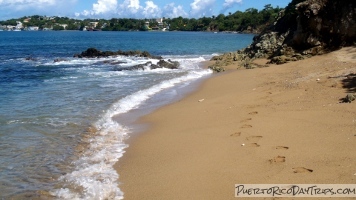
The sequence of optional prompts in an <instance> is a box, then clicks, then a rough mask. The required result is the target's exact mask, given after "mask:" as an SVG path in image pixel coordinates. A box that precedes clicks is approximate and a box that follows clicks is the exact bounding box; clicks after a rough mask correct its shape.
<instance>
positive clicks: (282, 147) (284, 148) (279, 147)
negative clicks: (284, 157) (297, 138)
mask: <svg viewBox="0 0 356 200" xmlns="http://www.w3.org/2000/svg"><path fill="white" fill-rule="evenodd" d="M276 149H283V150H287V149H289V147H285V146H276Z"/></svg>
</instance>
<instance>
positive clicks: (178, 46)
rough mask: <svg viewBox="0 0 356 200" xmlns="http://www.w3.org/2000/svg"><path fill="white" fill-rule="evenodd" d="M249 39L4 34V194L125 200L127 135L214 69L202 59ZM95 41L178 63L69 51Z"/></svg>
mask: <svg viewBox="0 0 356 200" xmlns="http://www.w3.org/2000/svg"><path fill="white" fill-rule="evenodd" d="M252 39H253V35H249V34H231V33H208V32H79V31H60V32H52V31H48V32H45V31H43V32H42V31H38V32H26V31H22V32H8V31H3V32H0V199H11V198H15V199H16V198H17V199H23V198H34V197H36V196H38V195H42V196H44V197H46V198H48V199H123V198H124V194H123V193H122V191H121V190H120V188H119V187H118V185H119V184H118V183H120V178H119V174H118V173H117V172H116V171H115V170H114V168H113V165H114V164H115V163H116V162H117V161H118V159H119V158H120V157H121V156H122V155H123V154H124V152H125V149H126V148H130V147H129V146H128V144H127V143H125V141H126V139H127V138H128V137H130V134H133V132H134V130H135V127H134V126H135V125H134V123H133V122H134V121H135V119H137V118H138V117H140V116H142V115H144V114H147V113H149V112H152V111H153V110H154V109H156V108H158V107H160V106H163V105H165V104H168V103H170V102H173V101H176V100H177V99H179V98H182V97H183V96H184V91H188V90H189V89H191V88H192V86H193V85H194V83H196V82H197V81H199V80H202V79H203V78H208V77H209V76H212V71H210V70H209V69H205V68H203V67H202V65H201V62H203V61H207V60H209V59H210V58H211V57H212V56H214V55H219V54H222V53H224V52H229V51H236V50H238V49H241V48H244V47H246V46H247V45H249V44H250V43H251V42H252ZM90 47H93V48H96V49H98V50H102V51H107V50H110V51H117V50H122V51H128V50H140V51H148V52H149V53H150V54H152V55H157V56H162V57H163V59H164V60H169V59H170V60H172V61H178V62H179V63H180V67H179V68H178V69H149V68H145V69H144V70H142V69H140V70H123V71H121V70H118V69H120V68H125V69H127V68H130V67H132V66H134V65H137V64H144V63H146V62H148V61H151V62H152V63H157V62H158V60H157V59H147V58H141V57H125V56H115V57H108V58H76V57H73V55H74V54H76V53H81V52H82V51H85V50H86V49H87V48H90ZM56 59H58V60H59V62H55V60H56ZM115 62H116V63H117V64H113V63H115Z"/></svg>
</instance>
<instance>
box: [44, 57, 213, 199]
mask: <svg viewBox="0 0 356 200" xmlns="http://www.w3.org/2000/svg"><path fill="white" fill-rule="evenodd" d="M203 59H204V58H198V59H196V58H194V59H186V58H182V59H177V60H178V61H179V62H181V63H182V65H183V67H187V68H190V69H192V68H196V70H188V73H187V74H186V75H183V76H181V77H176V78H173V79H170V80H165V81H161V82H159V83H158V84H156V85H154V86H152V87H149V88H147V89H143V90H140V91H137V92H135V93H133V94H131V95H128V96H126V97H124V98H122V99H120V100H119V101H117V102H116V103H114V104H113V105H112V106H111V107H110V108H109V109H108V110H107V111H105V113H104V114H103V115H102V116H101V118H100V119H99V120H98V121H97V122H96V123H95V124H94V127H95V129H96V132H95V134H94V136H93V137H91V138H90V139H89V144H88V148H87V150H86V151H85V152H84V153H83V155H82V156H81V157H80V158H79V160H77V161H75V162H73V165H74V166H75V170H74V171H73V172H71V173H69V174H66V175H64V176H62V177H60V180H61V181H63V182H64V183H65V184H64V187H63V188H61V189H57V190H55V191H52V192H51V193H52V194H53V195H55V196H56V197H58V198H60V199H123V192H122V191H121V190H120V189H119V187H118V180H119V174H117V172H116V170H115V169H114V167H113V166H114V164H115V163H116V162H117V161H118V159H119V158H120V157H122V155H123V154H124V152H125V148H127V147H128V145H127V144H125V139H127V137H128V135H129V133H130V132H131V130H130V129H129V128H128V127H124V126H123V125H121V124H119V123H118V122H117V121H114V120H113V117H114V116H117V115H121V114H124V113H127V112H129V111H131V110H133V109H136V108H138V107H139V106H140V105H142V104H143V103H144V102H145V101H147V100H148V99H150V98H151V97H152V96H154V95H156V94H158V93H159V92H161V91H163V90H166V89H169V88H172V87H174V86H177V85H178V84H180V85H181V84H183V85H184V84H189V83H190V82H191V81H193V80H196V79H198V78H201V77H204V76H207V75H209V74H211V73H212V72H211V71H210V70H206V69H200V68H198V67H196V65H197V63H198V62H200V61H201V60H203ZM163 71H166V70H157V73H162V72H163ZM78 188H81V189H82V192H80V193H78V190H77V189H78Z"/></svg>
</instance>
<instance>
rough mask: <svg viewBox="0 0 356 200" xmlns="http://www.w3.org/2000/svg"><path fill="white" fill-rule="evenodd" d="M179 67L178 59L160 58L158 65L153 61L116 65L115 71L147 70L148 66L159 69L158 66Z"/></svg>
mask: <svg viewBox="0 0 356 200" xmlns="http://www.w3.org/2000/svg"><path fill="white" fill-rule="evenodd" d="M178 67H179V62H177V61H171V60H168V61H165V60H160V61H159V62H158V63H157V65H155V64H152V62H151V61H149V62H146V63H144V64H138V65H134V66H130V67H120V66H118V67H115V68H114V70H115V71H124V70H145V69H147V68H149V69H158V68H167V69H178Z"/></svg>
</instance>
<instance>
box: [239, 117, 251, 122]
mask: <svg viewBox="0 0 356 200" xmlns="http://www.w3.org/2000/svg"><path fill="white" fill-rule="evenodd" d="M251 120H252V118H247V119H243V120H241V121H240V122H247V121H251Z"/></svg>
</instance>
